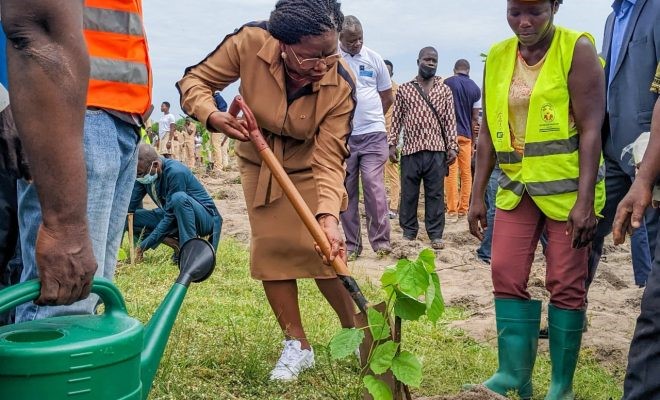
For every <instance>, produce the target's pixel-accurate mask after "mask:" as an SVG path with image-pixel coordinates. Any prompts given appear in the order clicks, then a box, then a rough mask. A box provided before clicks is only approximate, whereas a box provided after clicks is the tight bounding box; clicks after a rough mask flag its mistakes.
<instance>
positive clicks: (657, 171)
mask: <svg viewBox="0 0 660 400" xmlns="http://www.w3.org/2000/svg"><path fill="white" fill-rule="evenodd" d="M659 176H660V99H658V100H657V101H656V102H655V109H654V110H653V122H652V123H651V138H650V140H649V144H648V147H647V148H646V152H645V153H644V159H643V160H642V163H641V165H640V166H639V171H638V173H637V176H636V177H635V181H634V182H633V184H632V186H631V187H630V190H629V191H628V194H627V195H626V197H624V198H623V200H621V202H620V203H619V206H618V207H617V209H616V216H615V217H614V224H613V225H612V233H613V235H614V244H616V245H619V244H621V243H623V242H625V240H626V232H627V233H629V234H632V230H633V229H637V228H639V227H640V226H641V225H642V222H643V221H644V212H645V211H646V209H647V208H648V206H649V205H650V204H651V199H652V190H653V184H654V183H655V182H656V180H657V179H658V177H659Z"/></svg>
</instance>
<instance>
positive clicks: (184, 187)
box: [128, 144, 222, 261]
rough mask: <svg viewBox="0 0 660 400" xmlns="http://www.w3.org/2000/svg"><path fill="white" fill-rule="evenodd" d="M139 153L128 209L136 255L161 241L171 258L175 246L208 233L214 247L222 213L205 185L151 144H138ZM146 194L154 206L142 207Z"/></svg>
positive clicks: (140, 257) (215, 246)
mask: <svg viewBox="0 0 660 400" xmlns="http://www.w3.org/2000/svg"><path fill="white" fill-rule="evenodd" d="M138 151H139V153H138V165H137V178H136V182H135V185H134V186H133V194H132V196H131V203H130V205H129V209H128V211H129V212H132V213H134V217H133V229H134V232H135V235H136V236H137V238H136V239H139V238H141V240H140V241H139V245H138V247H137V248H136V252H135V254H136V259H137V260H138V261H140V260H142V256H143V254H144V252H145V251H147V250H149V249H155V248H156V247H158V245H159V244H161V243H163V244H165V245H168V246H170V247H172V248H173V249H174V250H175V252H174V257H173V259H174V260H175V261H176V260H177V257H178V249H179V248H181V246H183V244H184V243H186V242H187V241H188V240H190V239H192V238H195V237H204V236H211V238H210V241H211V242H212V244H213V247H214V248H216V249H217V247H218V241H219V240H220V231H221V229H222V217H221V216H220V213H219V212H218V209H217V208H216V206H215V203H214V202H213V199H212V198H211V196H210V195H209V194H208V192H207V191H206V189H205V188H204V186H203V185H202V184H201V183H200V182H199V181H198V180H197V178H195V175H193V173H192V172H191V171H190V169H188V168H187V167H186V166H185V165H183V164H181V163H180V162H179V161H176V160H172V159H167V158H165V157H160V156H159V155H158V153H157V152H156V149H154V148H153V147H152V146H151V145H148V144H141V145H140V147H139V150H138ZM146 195H148V196H149V197H150V198H151V200H153V202H154V203H155V204H156V208H155V209H153V210H147V209H145V208H142V206H141V204H142V200H143V199H144V196H146Z"/></svg>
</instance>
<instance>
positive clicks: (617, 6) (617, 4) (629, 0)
mask: <svg viewBox="0 0 660 400" xmlns="http://www.w3.org/2000/svg"><path fill="white" fill-rule="evenodd" d="M624 3H625V4H624ZM635 4H637V0H614V3H612V9H613V10H614V13H615V15H619V13H620V12H621V10H624V11H627V10H630V9H631V8H632V7H634V6H635Z"/></svg>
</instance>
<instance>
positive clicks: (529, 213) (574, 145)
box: [468, 0, 605, 400]
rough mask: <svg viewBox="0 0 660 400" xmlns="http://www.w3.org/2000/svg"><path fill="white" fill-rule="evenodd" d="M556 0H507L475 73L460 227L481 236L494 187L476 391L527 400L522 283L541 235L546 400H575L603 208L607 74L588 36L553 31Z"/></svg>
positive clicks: (527, 326) (530, 303) (532, 322)
mask: <svg viewBox="0 0 660 400" xmlns="http://www.w3.org/2000/svg"><path fill="white" fill-rule="evenodd" d="M560 3H561V1H560V0H507V20H508V23H509V26H510V27H511V29H512V30H513V32H514V33H515V36H514V37H513V38H511V39H508V40H505V41H503V42H500V43H498V44H496V45H495V46H493V47H492V48H491V50H490V52H489V54H488V57H487V59H486V71H485V76H484V98H485V101H484V116H483V118H484V123H483V124H482V125H481V132H480V135H479V142H478V151H477V154H478V156H477V166H476V174H475V182H474V188H473V192H472V193H473V196H472V203H471V205H470V212H469V216H468V221H469V224H470V232H471V233H472V234H473V235H474V236H476V237H477V238H479V239H481V238H482V230H483V229H484V228H486V207H485V205H484V191H485V188H486V185H487V182H488V178H489V176H490V173H491V171H492V170H493V166H494V164H495V161H496V159H497V162H498V163H499V165H500V168H501V170H502V174H501V176H500V179H499V189H498V192H497V198H496V206H497V211H496V214H495V224H494V231H493V244H492V259H491V260H492V261H491V266H492V277H493V287H494V294H495V314H496V320H497V331H498V354H499V368H498V370H497V372H496V373H495V374H494V375H493V376H492V377H491V378H490V379H488V380H487V381H486V382H484V383H483V386H485V387H486V388H487V389H489V390H490V391H493V392H496V393H499V394H502V395H505V394H507V393H508V392H510V391H514V392H517V393H518V395H519V396H520V397H521V398H523V399H527V398H531V397H532V383H531V382H532V380H531V376H532V370H533V367H534V361H535V359H536V349H537V344H538V333H539V326H540V321H541V302H540V301H539V300H532V299H531V296H530V294H529V292H528V291H527V281H528V279H529V274H530V269H531V266H532V262H533V260H534V252H535V250H536V247H537V244H538V241H539V237H540V235H541V232H542V231H544V230H545V232H546V234H547V238H548V246H547V249H546V254H545V256H546V264H547V266H546V288H547V290H548V291H549V292H550V306H549V308H548V322H549V340H550V358H551V361H552V378H551V383H550V388H549V392H548V394H547V396H546V400H556V399H573V398H574V395H573V389H572V385H573V374H574V372H575V367H576V365H577V358H578V352H579V349H580V343H581V340H582V327H583V324H584V318H585V310H584V308H585V299H586V291H585V285H584V282H585V279H586V277H587V260H588V246H587V245H588V244H589V242H590V241H591V240H592V238H593V235H594V232H595V228H596V224H597V216H598V215H599V214H600V211H601V210H602V207H603V204H604V201H605V190H604V181H603V178H604V169H603V168H602V157H601V136H600V129H601V126H602V123H603V118H604V115H605V78H604V72H603V68H602V65H601V63H600V60H599V58H598V54H597V52H596V49H595V46H594V40H593V37H591V35H589V34H587V33H582V32H575V31H572V30H569V29H565V28H562V27H559V26H555V25H554V23H553V22H554V15H555V14H556V13H557V11H558V9H559V5H560Z"/></svg>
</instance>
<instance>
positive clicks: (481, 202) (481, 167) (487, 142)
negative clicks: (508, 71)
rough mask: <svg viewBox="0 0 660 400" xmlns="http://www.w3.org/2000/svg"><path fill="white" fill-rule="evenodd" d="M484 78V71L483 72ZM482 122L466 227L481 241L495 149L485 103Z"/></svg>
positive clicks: (485, 225)
mask: <svg viewBox="0 0 660 400" xmlns="http://www.w3.org/2000/svg"><path fill="white" fill-rule="evenodd" d="M484 76H486V71H485V70H484ZM483 88H484V99H485V98H486V85H485V82H484V85H483ZM483 107H484V108H483V110H484V111H483V120H482V123H481V127H480V130H479V140H478V141H477V155H476V160H475V171H474V178H473V183H472V198H471V200H470V209H469V211H468V217H467V218H468V226H469V228H470V233H471V234H472V236H474V237H476V238H477V239H479V240H483V238H484V231H485V230H486V228H488V220H487V219H486V211H487V208H486V201H485V198H486V186H487V185H488V180H489V179H490V175H491V174H492V173H493V168H495V149H494V147H493V139H492V138H491V137H490V129H489V128H488V121H487V118H486V102H485V101H484V105H483Z"/></svg>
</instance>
